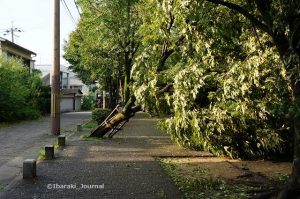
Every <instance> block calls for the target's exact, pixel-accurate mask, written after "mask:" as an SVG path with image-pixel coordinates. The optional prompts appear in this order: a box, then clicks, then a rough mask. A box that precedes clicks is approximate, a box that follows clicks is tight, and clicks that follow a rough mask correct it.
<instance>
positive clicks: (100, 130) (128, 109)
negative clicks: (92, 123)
mask: <svg viewBox="0 0 300 199" xmlns="http://www.w3.org/2000/svg"><path fill="white" fill-rule="evenodd" d="M134 103H135V97H134V96H132V97H131V98H130V100H128V102H127V103H126V105H125V106H124V108H123V110H122V112H120V113H117V114H116V115H115V116H113V117H112V118H111V119H109V120H108V121H106V122H103V123H102V124H101V125H100V126H98V127H97V128H96V129H95V130H93V131H92V132H91V135H90V137H103V136H104V135H105V134H106V133H108V132H109V131H110V130H112V129H113V128H115V127H117V126H118V125H119V124H120V123H121V122H123V121H125V120H129V119H130V118H131V117H132V116H134V114H135V113H136V112H138V111H140V110H141V107H140V106H134Z"/></svg>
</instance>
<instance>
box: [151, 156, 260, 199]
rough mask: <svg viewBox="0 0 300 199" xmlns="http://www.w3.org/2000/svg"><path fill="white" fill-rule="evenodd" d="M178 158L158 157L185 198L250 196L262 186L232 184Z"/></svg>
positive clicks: (237, 198) (217, 198)
mask: <svg viewBox="0 0 300 199" xmlns="http://www.w3.org/2000/svg"><path fill="white" fill-rule="evenodd" d="M175 160H176V158H157V161H159V163H160V165H161V166H162V168H163V169H164V171H165V172H166V173H167V174H168V175H169V176H170V177H171V178H172V180H173V181H174V182H175V184H176V185H177V187H178V188H179V190H180V191H181V192H182V193H183V194H184V196H183V198H210V199H223V198H232V199H234V198H236V199H243V198H250V197H253V196H255V191H256V190H260V189H261V188H260V187H251V186H246V185H242V184H239V185H232V184H228V183H226V182H225V181H224V180H222V179H220V178H219V177H218V176H216V175H214V174H212V173H211V172H210V171H209V170H208V169H204V168H200V167H197V168H195V167H194V166H193V167H191V165H189V164H182V163H180V162H177V161H175Z"/></svg>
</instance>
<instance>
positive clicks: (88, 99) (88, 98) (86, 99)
mask: <svg viewBox="0 0 300 199" xmlns="http://www.w3.org/2000/svg"><path fill="white" fill-rule="evenodd" d="M93 102H94V99H93V96H92V95H90V94H89V95H84V96H83V98H82V105H81V110H83V111H88V110H92V108H93Z"/></svg>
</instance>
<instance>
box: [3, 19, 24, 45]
mask: <svg viewBox="0 0 300 199" xmlns="http://www.w3.org/2000/svg"><path fill="white" fill-rule="evenodd" d="M0 32H2V33H4V34H3V35H9V34H11V41H12V42H13V43H14V41H15V40H14V39H15V37H18V35H16V34H15V32H24V31H23V30H21V29H20V28H15V27H14V24H13V22H11V28H9V29H6V30H4V31H0Z"/></svg>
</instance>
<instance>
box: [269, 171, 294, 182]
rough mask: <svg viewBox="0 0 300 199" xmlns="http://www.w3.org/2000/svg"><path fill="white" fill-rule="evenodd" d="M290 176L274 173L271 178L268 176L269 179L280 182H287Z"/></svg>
mask: <svg viewBox="0 0 300 199" xmlns="http://www.w3.org/2000/svg"><path fill="white" fill-rule="evenodd" d="M289 177H290V175H287V174H282V173H274V174H273V175H271V176H267V178H268V179H270V180H273V181H279V182H286V181H287V180H288V179H289Z"/></svg>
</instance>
